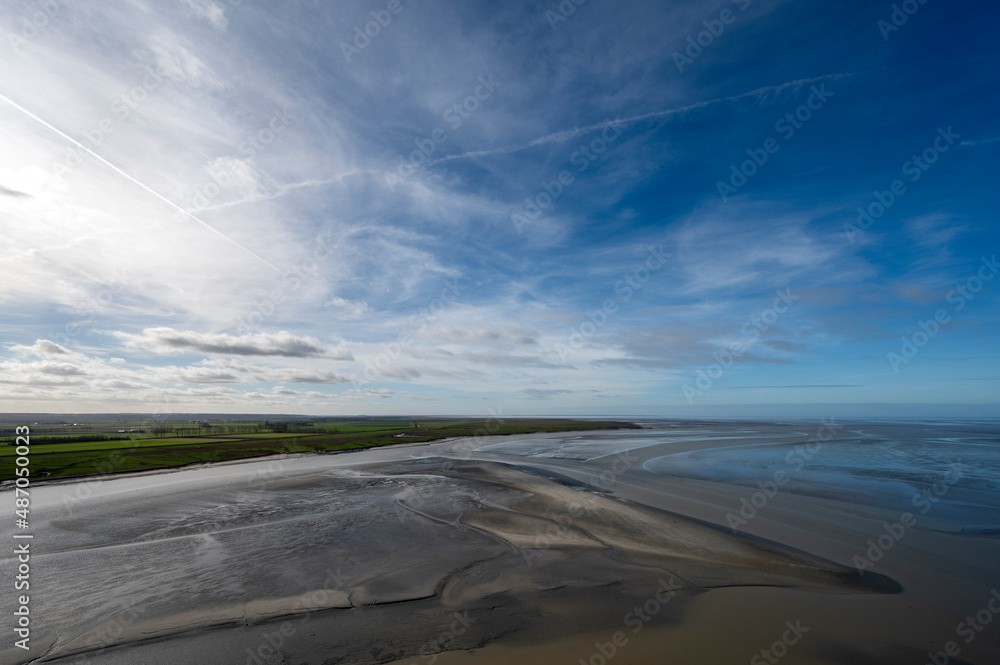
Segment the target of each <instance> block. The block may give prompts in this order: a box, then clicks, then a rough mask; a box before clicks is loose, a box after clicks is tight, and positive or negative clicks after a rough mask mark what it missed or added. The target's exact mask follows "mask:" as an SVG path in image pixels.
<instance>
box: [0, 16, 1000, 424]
mask: <svg viewBox="0 0 1000 665" xmlns="http://www.w3.org/2000/svg"><path fill="white" fill-rule="evenodd" d="M897 6H898V7H899V10H898V11H896V10H894V8H893V5H892V3H885V4H883V3H872V2H850V1H848V2H825V1H824V2H820V1H816V2H810V1H800V2H791V1H788V0H786V1H777V2H775V1H765V0H738V1H737V2H732V1H729V0H725V1H717V2H676V3H659V2H618V3H615V2H604V1H599V0H587V1H585V2H582V3H581V4H576V3H575V2H572V1H571V0H567V1H566V2H563V3H561V4H560V3H559V2H555V1H553V2H536V3H523V2H505V3H488V2H478V1H472V2H463V3H445V2H433V1H426V0H398V1H394V2H388V1H387V2H381V1H378V2H352V1H347V2H337V3H332V2H318V1H316V2H295V3H282V4H280V5H277V4H275V3H265V2H259V1H255V0H244V1H243V2H236V1H235V0H234V1H233V2H229V1H227V0H176V1H163V2H152V1H150V0H132V1H129V2H124V1H121V2H117V1H115V2H107V3H96V2H71V1H69V0H51V1H50V2H39V1H37V0H32V1H23V2H22V1H14V2H8V3H5V4H4V6H3V8H2V9H0V28H2V30H0V33H2V34H3V35H4V38H3V43H2V44H0V48H2V49H3V50H4V55H3V63H4V66H3V67H2V68H0V95H2V99H0V140H2V144H3V146H4V150H3V151H2V153H0V225H2V232H3V237H4V242H3V243H2V244H0V284H2V287H0V306H2V308H3V309H2V311H3V314H4V316H3V317H2V320H0V345H2V346H0V403H2V404H3V408H2V410H4V411H38V412H44V411H107V412H121V411H129V412H137V413H142V412H149V413H158V412H164V411H167V412H176V411H204V412H234V413H246V412H265V413H314V414H355V413H367V414H377V413H400V414H409V413H439V414H470V415H485V414H487V413H490V412H491V410H492V412H493V413H501V414H507V415H532V414H577V415H600V414H623V415H664V416H698V415H727V414H730V415H734V416H735V415H738V416H741V417H743V416H747V415H754V414H760V415H767V416H771V415H814V414H823V415H831V414H841V415H850V414H852V413H858V414H860V413H863V414H865V415H933V414H934V413H937V414H940V415H948V414H955V413H962V414H966V415H990V414H992V415H996V414H997V413H998V412H1000V409H998V395H1000V391H998V389H997V388H998V381H1000V363H998V351H997V348H996V340H997V334H996V331H997V329H998V323H1000V320H998V318H1000V317H998V308H997V303H998V291H1000V279H994V276H995V274H996V272H997V268H996V265H995V261H994V258H993V257H995V256H996V254H997V244H998V243H997V240H998V238H1000V233H998V231H997V225H996V210H997V200H996V199H997V192H998V191H1000V190H998V188H997V187H996V177H997V158H998V154H1000V126H998V124H997V120H996V118H997V117H998V111H1000V88H998V86H997V85H996V83H997V76H996V72H997V71H1000V49H998V47H997V42H996V38H995V35H996V30H997V28H998V27H1000V7H998V6H996V5H994V4H992V3H984V2H961V1H958V2H944V0H927V2H925V3H924V4H923V5H920V4H919V3H917V2H916V1H915V0H913V1H912V2H910V3H901V4H898V5H897ZM904 10H909V11H910V12H911V13H909V14H907V13H906V11H904ZM894 12H895V14H894ZM366 31H367V34H365V33H366ZM914 157H916V158H917V160H918V161H914ZM859 208H861V209H862V210H864V211H868V213H869V214H870V216H869V217H860V218H859ZM935 317H937V320H935ZM873 405H874V406H873ZM927 405H934V406H930V407H929V406H927Z"/></svg>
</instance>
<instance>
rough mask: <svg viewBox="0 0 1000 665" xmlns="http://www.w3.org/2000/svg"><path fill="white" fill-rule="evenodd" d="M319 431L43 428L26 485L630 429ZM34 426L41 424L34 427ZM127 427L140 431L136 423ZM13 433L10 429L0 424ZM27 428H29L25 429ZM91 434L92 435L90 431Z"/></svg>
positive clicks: (605, 424) (589, 425) (549, 422)
mask: <svg viewBox="0 0 1000 665" xmlns="http://www.w3.org/2000/svg"><path fill="white" fill-rule="evenodd" d="M310 426H311V427H310V428H311V429H312V431H317V430H325V431H324V432H323V433H319V434H309V433H287V432H248V433H245V434H228V433H227V434H216V433H215V431H214V430H211V429H206V430H205V432H206V434H205V435H204V436H178V437H164V438H156V437H153V436H152V435H150V434H148V432H137V433H134V434H130V435H129V437H130V438H129V439H128V440H103V441H79V440H78V439H79V438H80V435H79V434H78V430H74V431H73V434H72V435H67V436H66V437H65V438H66V439H72V440H67V441H66V442H64V443H50V442H48V441H52V440H53V439H55V438H58V436H57V435H52V434H50V433H49V432H48V431H46V430H43V431H45V435H44V440H45V441H47V442H46V443H41V444H32V445H30V453H29V455H28V457H29V460H30V461H29V464H28V467H27V468H28V469H29V470H30V477H31V479H32V481H33V482H37V481H39V480H44V479H47V478H48V479H52V478H70V477H77V476H88V475H94V474H109V473H125V472H133V471H150V470H154V469H168V468H176V467H181V466H186V465H189V464H203V463H207V462H222V461H228V460H235V459H247V458H252V457H263V456H266V455H277V454H282V453H327V452H341V451H346V450H360V449H363V448H373V447H377V446H384V445H392V444H402V443H425V442H428V441H435V440H439V439H445V438H450V437H459V436H476V435H479V436H485V435H487V434H489V435H496V434H526V433H534V432H556V431H575V430H594V429H613V428H621V427H637V426H636V425H633V424H631V423H626V422H618V421H581V420H565V419H506V420H504V421H502V422H500V421H490V423H489V424H488V423H487V422H484V421H483V420H462V419H433V420H418V421H414V420H413V419H410V418H397V419H365V420H337V421H332V422H316V423H310ZM88 427H89V428H90V431H93V432H98V433H100V432H118V431H120V429H119V427H118V425H117V424H109V423H91V424H89V425H88ZM39 429H42V428H39ZM134 429H141V427H140V426H137V427H135V428H134ZM0 430H4V431H8V432H9V433H10V434H12V433H13V426H4V425H3V424H0ZM32 432H33V433H34V432H35V428H34V427H33V428H32ZM95 436H96V435H95ZM14 440H15V439H14V437H13V436H4V437H3V438H2V440H0V480H11V479H13V478H14V477H15V473H14V469H15V468H16V459H17V455H16V450H17V449H16V447H15V446H14V445H12V443H13V442H14Z"/></svg>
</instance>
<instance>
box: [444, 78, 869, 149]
mask: <svg viewBox="0 0 1000 665" xmlns="http://www.w3.org/2000/svg"><path fill="white" fill-rule="evenodd" d="M848 76H854V74H828V75H826V76H817V77H816V78H811V79H799V80H797V81H788V82H787V83H782V84H780V85H771V86H765V87H763V88H757V89H756V90H751V91H750V92H743V93H740V94H738V95H732V96H730V97H719V98H718V99H710V100H708V101H704V102H696V103H694V104H689V105H688V106H681V107H679V108H675V109H666V110H664V111H653V112H651V113H643V114H642V115H634V116H632V117H629V118H618V119H615V120H606V121H604V122H599V123H597V124H596V125H587V126H586V127H576V128H574V129H567V130H565V131H561V132H555V133H553V134H546V135H545V136H541V137H539V138H537V139H535V140H533V141H529V142H527V143H521V144H519V145H512V146H505V147H503V148H493V149H490V150H477V151H474V152H463V153H461V154H458V155H447V156H445V157H441V158H439V159H435V160H433V161H430V162H428V163H427V165H428V166H433V165H435V164H440V163H442V162H450V161H452V160H453V159H468V158H471V157H488V156H490V155H505V154H508V153H511V152H520V151H521V150H528V149H529V148H534V147H535V146H538V145H544V144H546V143H562V142H565V141H569V140H570V139H574V138H576V137H577V136H581V135H583V134H589V133H591V132H596V131H599V130H602V129H607V128H608V127H613V126H615V125H621V124H630V123H634V122H642V121H644V120H653V119H655V118H667V117H670V116H672V115H677V114H679V113H687V112H688V111H693V110H695V109H699V108H704V107H706V106H711V105H713V104H719V103H722V102H735V101H738V100H740V99H745V98H747V97H760V96H762V95H765V94H767V93H769V92H779V91H781V90H784V89H785V88H790V87H798V86H803V85H807V84H809V83H816V82H817V81H822V80H824V79H831V78H832V79H839V78H845V77H848Z"/></svg>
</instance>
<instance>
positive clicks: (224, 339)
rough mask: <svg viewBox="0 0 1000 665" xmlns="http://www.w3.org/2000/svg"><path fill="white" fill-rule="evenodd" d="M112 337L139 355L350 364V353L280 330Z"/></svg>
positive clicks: (165, 331)
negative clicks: (206, 355) (317, 360)
mask: <svg viewBox="0 0 1000 665" xmlns="http://www.w3.org/2000/svg"><path fill="white" fill-rule="evenodd" d="M111 334H112V335H113V336H114V337H116V338H118V339H120V340H122V341H123V342H124V343H125V346H126V347H128V348H131V349H136V350H140V351H152V352H154V353H159V354H165V355H175V354H180V353H214V354H225V355H233V356H283V357H286V358H329V359H332V360H353V356H352V355H351V353H350V352H349V351H346V350H344V349H330V348H327V347H324V346H323V345H322V344H321V343H320V341H319V340H318V339H316V338H315V337H302V336H298V335H293V334H292V333H290V332H287V331H284V330H282V331H281V332H277V333H254V334H247V335H227V334H224V333H198V332H194V331H191V330H174V329H173V328H167V327H157V328H146V329H144V330H143V331H142V333H141V334H131V333H125V332H120V331H114V332H111Z"/></svg>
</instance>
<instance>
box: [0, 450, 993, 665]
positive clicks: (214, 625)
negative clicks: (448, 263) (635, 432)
mask: <svg viewBox="0 0 1000 665" xmlns="http://www.w3.org/2000/svg"><path fill="white" fill-rule="evenodd" d="M624 436H626V435H625V434H617V435H616V434H609V435H607V437H608V438H607V441H608V442H609V444H610V445H611V448H609V450H616V449H618V448H620V446H619V445H618V444H619V442H620V441H621V440H622V437H624ZM639 436H645V434H643V435H639ZM533 439H534V440H535V442H534V443H533V444H532V445H536V446H545V445H549V444H551V443H552V442H559V445H561V446H564V447H565V445H569V446H571V447H572V446H574V445H578V444H577V443H576V442H577V441H580V439H575V438H572V437H568V436H563V437H562V438H560V437H559V435H538V436H536V437H533ZM639 443H641V444H645V443H647V442H646V441H640V442H639ZM480 444H481V442H480ZM480 444H477V446H476V448H477V449H476V450H473V449H472V448H471V445H470V442H469V441H463V440H453V441H447V442H434V443H431V444H421V445H420V448H421V450H419V451H415V450H414V447H413V446H397V447H393V449H388V448H383V449H377V450H372V451H363V452H360V453H358V454H356V455H352V456H335V457H336V458H337V459H334V456H330V457H327V456H323V457H321V458H310V459H307V458H297V457H296V458H289V459H286V460H283V461H282V464H281V465H280V466H281V468H280V469H279V470H277V471H275V472H274V473H273V474H272V475H271V476H266V475H265V476H264V477H263V478H264V481H263V482H262V481H261V478H262V477H261V475H260V473H259V472H260V470H261V469H267V465H268V464H271V463H272V462H273V460H272V461H271V462H263V461H257V462H245V461H244V462H241V464H239V465H231V466H228V467H214V468H210V469H199V470H197V471H195V470H189V471H187V472H180V474H181V475H179V476H178V475H177V472H175V473H173V474H169V475H167V474H158V475H156V476H147V475H146V474H141V477H140V476H133V477H130V478H125V477H119V478H115V479H108V480H105V481H102V482H101V483H99V484H95V489H94V493H93V496H91V497H89V498H88V500H87V501H85V502H82V503H79V504H77V503H73V504H72V511H71V512H67V508H66V505H65V501H61V500H60V499H62V498H64V495H65V492H66V490H67V489H69V488H70V487H71V485H56V484H53V485H49V486H47V487H44V488H40V489H39V490H38V491H39V493H40V494H41V496H40V497H39V502H38V506H39V513H40V515H39V518H42V517H44V518H45V519H44V520H43V521H41V522H40V523H39V539H38V542H37V543H36V545H37V549H36V551H35V557H34V558H33V565H34V567H35V569H37V570H39V571H45V572H46V576H45V577H43V578H42V579H43V580H44V581H42V582H40V583H39V587H38V588H37V590H35V591H34V593H35V598H36V600H34V601H33V602H34V603H35V604H34V605H33V612H35V616H36V617H37V619H36V621H37V623H36V626H35V631H36V632H35V633H34V642H33V653H32V654H31V658H34V659H39V660H38V662H55V663H59V662H65V663H69V662H74V658H76V657H78V656H80V655H84V654H85V655H86V656H87V658H88V662H90V663H94V664H95V665H98V664H101V663H135V662H144V663H161V662H162V663H176V662H179V660H185V661H186V662H192V663H202V662H204V663H247V662H250V663H255V662H260V663H278V662H287V663H296V664H297V663H326V662H357V663H382V662H411V663H413V662H424V663H431V662H440V663H445V664H447V663H466V662H473V661H474V662H477V663H492V662H499V661H500V660H504V662H507V661H509V659H510V658H516V659H518V660H519V661H523V662H526V663H532V662H553V659H554V658H556V656H558V658H557V660H558V662H569V663H576V662H578V660H579V659H583V660H584V661H585V662H593V663H594V665H600V660H601V658H605V659H609V658H611V657H614V658H615V659H616V661H615V662H622V663H625V662H635V663H644V662H662V660H663V658H664V657H666V658H669V660H674V659H676V660H677V662H705V663H709V662H722V661H723V660H725V661H739V660H744V659H745V660H746V661H747V662H750V661H751V659H752V658H753V657H754V656H755V655H757V654H759V653H760V652H761V650H762V649H768V648H770V647H771V646H772V645H776V646H775V647H774V648H775V649H776V650H777V651H782V652H787V653H785V654H784V655H783V657H782V662H783V663H784V662H788V663H796V662H802V663H805V662H810V663H835V662H859V663H865V662H889V663H893V662H899V663H904V662H924V661H922V660H920V659H921V658H925V657H926V651H927V650H940V649H942V648H943V644H944V642H945V640H946V639H947V638H949V634H951V635H950V637H951V638H952V639H954V638H955V635H954V630H953V628H954V626H955V624H956V623H957V622H958V621H960V620H961V619H962V617H963V616H965V615H967V614H969V613H972V614H975V613H976V611H978V610H979V609H980V608H981V607H985V606H986V603H987V602H988V601H989V598H990V590H991V588H992V587H993V586H995V585H997V584H1000V579H997V578H998V576H997V575H996V574H995V573H996V567H997V566H996V563H995V562H996V561H998V560H1000V541H998V539H996V538H983V537H979V538H974V537H969V536H967V535H963V534H958V533H949V532H948V531H946V530H941V529H935V528H933V527H934V524H932V523H928V526H929V527H930V528H921V529H912V530H910V531H908V532H907V533H906V535H905V538H902V539H900V540H899V541H898V542H897V543H895V544H894V547H893V549H892V551H891V552H890V553H886V556H885V557H884V558H882V559H880V560H879V561H878V562H877V563H876V564H874V565H873V566H872V569H871V570H868V571H866V572H865V573H864V574H863V575H862V574H859V571H858V570H857V568H856V567H855V566H854V564H853V558H852V557H853V556H855V555H856V554H857V552H858V551H859V549H858V548H859V547H860V548H862V551H863V548H864V545H865V542H866V540H867V539H869V538H872V537H873V536H874V537H876V538H877V537H878V534H879V528H880V526H881V525H882V523H884V522H891V520H892V519H893V516H892V514H891V511H886V510H884V509H879V508H877V507H863V506H854V507H851V508H850V509H846V508H845V506H844V505H841V504H838V503H837V502H836V501H830V500H827V499H818V498H813V497H802V496H795V495H791V494H778V495H776V496H774V497H773V498H772V500H771V503H770V504H769V505H768V506H767V510H766V511H762V512H761V514H760V515H759V516H757V518H756V519H754V520H752V521H751V523H750V524H748V525H747V529H746V530H745V533H738V534H734V533H732V531H731V530H730V529H729V528H728V527H727V526H726V525H725V522H724V520H723V519H720V518H721V517H722V516H723V515H725V511H726V510H727V509H728V507H729V506H732V505H734V504H735V505H738V498H737V497H739V496H742V495H744V494H745V491H744V488H739V487H734V486H731V485H720V484H713V483H709V482H705V481H700V480H692V479H689V478H676V479H669V478H667V479H665V478H663V477H655V476H654V475H653V474H650V473H648V472H646V471H644V470H643V468H642V460H643V459H649V458H652V457H654V456H655V455H657V454H661V453H662V447H657V445H651V446H648V447H646V446H645V445H642V446H639V447H638V448H628V450H627V452H625V453H622V452H618V453H615V454H609V455H605V456H603V457H598V458H594V459H590V460H584V461H582V462H579V463H577V462H573V461H572V460H568V459H566V458H560V459H545V460H540V459H533V460H530V462H529V464H528V466H531V467H532V468H533V469H536V471H533V472H532V473H527V472H525V470H523V469H519V468H517V465H518V464H521V463H522V462H523V460H521V461H519V460H517V459H514V458H511V457H509V456H507V457H505V458H502V457H501V456H500V455H499V453H498V452H497V451H495V450H493V451H485V452H484V451H483V450H481V445H480ZM633 445H637V444H636V442H635V441H633ZM622 455H626V457H622ZM491 457H492V458H495V459H489V458H491ZM623 459H627V460H629V464H628V465H627V466H628V468H623V467H624V466H626V465H625V464H623V463H622V460H623ZM616 461H617V462H618V465H617V466H615V462H616ZM607 471H611V472H612V473H613V474H614V475H615V478H614V480H615V482H614V484H613V486H611V487H610V490H611V491H610V492H608V491H594V490H595V489H596V490H600V489H601V488H599V487H596V488H595V487H590V488H585V487H583V486H572V485H577V483H574V482H573V481H572V480H570V479H572V478H577V479H580V480H582V481H586V480H587V478H588V476H593V475H595V474H596V475H598V476H600V474H602V473H605V472H607ZM552 474H555V476H553V475H552ZM546 475H548V476H551V477H560V478H562V479H563V482H555V481H553V480H551V479H550V478H547V477H545V476H546ZM691 518H693V519H691ZM11 562H12V560H11V559H10V558H4V559H2V561H0V565H2V566H4V567H9V566H11V565H12V564H11ZM39 575H41V573H39ZM654 610H655V611H654ZM998 624H1000V621H998V622H997V624H994V628H995V627H996V626H997V625H998ZM786 635H787V636H788V637H787V639H786V637H785V636H786ZM793 639H794V643H789V642H790V641H791V640H793ZM778 643H780V644H778ZM997 644H998V638H997V634H996V631H995V630H994V632H993V633H990V632H983V633H981V634H978V635H977V637H976V639H974V640H973V641H972V642H971V643H969V644H965V643H962V645H961V649H962V650H961V654H962V657H961V661H962V662H983V663H985V662H989V660H988V657H989V655H990V654H991V653H992V650H993V649H995V648H996V646H997ZM36 649H38V651H35V650H36ZM248 649H249V651H248ZM43 653H44V654H45V655H44V656H42V654H43ZM184 654H188V655H189V656H188V657H184V656H183V655H184ZM608 654H612V655H611V656H609V655H608ZM0 658H2V660H3V662H11V663H14V662H26V661H27V659H25V658H24V657H23V655H22V654H20V653H17V652H15V651H13V650H10V649H7V650H4V651H2V652H0ZM592 659H593V660H592ZM668 662H669V661H668ZM762 662H767V661H766V660H765V661H762Z"/></svg>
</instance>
